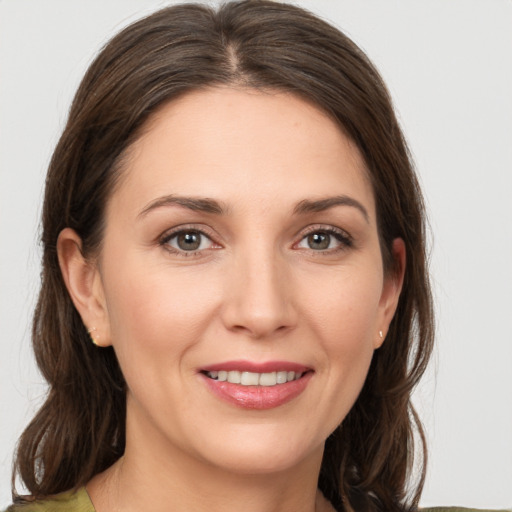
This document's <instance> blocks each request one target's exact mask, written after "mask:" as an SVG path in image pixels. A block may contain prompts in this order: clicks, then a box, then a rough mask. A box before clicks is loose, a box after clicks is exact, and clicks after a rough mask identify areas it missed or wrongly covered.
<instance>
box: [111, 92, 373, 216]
mask: <svg viewBox="0 0 512 512" xmlns="http://www.w3.org/2000/svg"><path fill="white" fill-rule="evenodd" d="M125 162H126V164H125V166H124V169H123V178H122V180H121V183H120V190H117V191H116V192H115V193H114V196H116V195H118V194H119V193H121V194H123V195H129V196H130V202H131V203H132V204H133V203H134V202H136V203H139V204H142V203H145V202H148V201H151V200H153V199H154V198H155V197H158V196H159V195H162V194H171V193H176V194H186V195H192V196H194V195H198V196H212V197H215V198H219V199H226V200H228V201H229V200H231V199H233V200H235V199H237V198H239V199H240V200H241V201H247V200H251V199H255V200H258V201H259V202H260V203H262V202H268V203H269V204H270V203H272V202H274V203H275V201H278V202H280V203H282V204H285V203H287V202H290V203H291V202H297V201H300V200H302V199H304V198H305V197H313V198H314V197H323V196H328V195H333V194H334V193H339V194H345V193H350V194H352V195H355V196H357V197H356V198H357V199H358V200H361V201H364V202H366V205H367V208H368V210H369V211H370V212H373V211H374V204H373V192H372V187H371V184H370V181H369V179H368V173H367V170H366V166H365V164H364V161H363V158H362V157H361V154H360V152H359V150H358V148H357V147H356V145H355V144H354V143H353V142H352V141H351V140H350V139H349V138H348V137H347V136H346V135H345V134H344V133H343V131H342V130H341V129H340V127H339V126H338V125H337V124H336V123H335V122H334V121H333V120H332V119H331V118H330V117H329V116H328V115H327V114H325V113H324V112H323V111H321V110H320V109H319V108H317V107H315V106H314V105H312V104H310V103H308V102H306V101H304V100H303V99H301V98H299V97H298V96H295V95H293V94H290V93H283V92H273V91H271V92H261V91H256V90H253V89H235V88H227V87H226V88H212V89H207V90H201V91H194V92H192V93H188V94H186V95H184V96H183V97H181V98H179V99H177V100H174V101H171V102H169V103H168V104H166V105H164V106H163V107H161V108H160V109H159V110H158V111H157V112H156V113H155V114H154V115H153V116H152V117H151V118H150V119H149V121H148V122H147V123H146V125H145V126H144V128H143V130H142V134H141V136H140V137H139V139H138V140H137V141H136V142H135V143H134V144H133V145H132V146H131V148H130V150H129V151H128V154H127V158H126V159H125ZM113 199H115V198H113Z"/></svg>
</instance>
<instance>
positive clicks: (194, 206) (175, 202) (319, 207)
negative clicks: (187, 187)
mask: <svg viewBox="0 0 512 512" xmlns="http://www.w3.org/2000/svg"><path fill="white" fill-rule="evenodd" d="M165 206H181V207H183V208H187V209H189V210H192V211H197V212H204V213H211V214H215V215H224V214H225V213H226V212H227V210H228V208H226V207H225V206H223V205H222V204H221V203H220V202H219V201H216V200H215V199H210V198H207V197H185V196H175V195H167V196H163V197H159V198H158V199H155V200H154V201H151V202H150V203H149V204H148V205H147V206H145V207H144V208H143V209H142V211H141V212H140V213H139V214H138V216H137V217H138V218H140V217H144V216H146V215H147V214H148V213H149V212H151V211H153V210H155V209H157V208H162V207H165ZM335 206H350V207H353V208H356V209H357V210H359V211H360V212H361V214H362V215H363V217H364V219H365V220H366V222H368V223H369V222H370V217H369V215H368V211H367V210H366V208H365V207H364V206H363V205H362V204H361V203H360V202H359V201H357V200H356V199H354V198H352V197H349V196H345V195H341V196H334V197H326V198H324V199H317V200H311V199H303V200H302V201H300V202H299V203H297V205H296V206H295V208H294V209H293V213H294V214H295V215H304V214H306V213H319V212H324V211H326V210H329V209H330V208H334V207H335Z"/></svg>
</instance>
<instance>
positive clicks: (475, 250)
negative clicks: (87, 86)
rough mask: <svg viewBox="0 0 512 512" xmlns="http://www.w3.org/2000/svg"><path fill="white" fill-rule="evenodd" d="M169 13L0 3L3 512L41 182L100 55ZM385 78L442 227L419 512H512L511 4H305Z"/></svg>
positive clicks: (21, 385)
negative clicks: (435, 508) (127, 31)
mask: <svg viewBox="0 0 512 512" xmlns="http://www.w3.org/2000/svg"><path fill="white" fill-rule="evenodd" d="M169 3H170V2H162V1H151V0H109V1H108V2H105V1H104V0H73V1H69V0H60V1H59V0H45V1H44V2H43V1H40V0H0V343H1V356H0V365H1V366H0V507H1V506H2V505H4V504H7V503H8V502H9V496H10V491H9V481H10V468H11V458H12V451H13V448H14V445H15V442H16V439H17V436H18V435H19V434H20V432H21V430H22V428H23V426H24V425H25V424H26V422H27V421H28V420H29V419H30V417H31V415H32V414H33V412H34V410H35V409H36V408H37V406H38V404H39V403H40V401H41V399H42V397H43V396H44V392H45V387H44V383H43V382H42V379H41V377H40V376H39V375H38V373H37V371H36V369H35V366H34V362H33V358H32V355H31V352H30V346H29V345H30V340H29V333H30V316H31V311H32V308H33V305H34V301H35V294H36V291H37V288H38V275H39V258H40V252H39V248H38V245H37V236H38V215H39V212H40V203H41V197H42V187H43V181H44V174H45V169H46V166H47V164H48V161H49V158H50V155H51V151H52V148H53V146H54V145H55V143H56V141H57V138H58V135H59V132H60V130H61V129H62V127H63V124H64V121H65V118H66V112H67V109H68V106H69V103H70V101H71V97H72V94H73V92H74V90H75V89H76V87H77V85H78V82H79V80H80V78H81V76H82V74H83V73H84V71H85V68H86V66H87V64H88V63H89V62H90V61H91V58H92V56H93V55H94V54H95V53H96V52H97V50H98V49H99V48H100V47H101V45H102V44H103V43H104V42H106V40H107V39H108V38H109V37H110V36H111V35H113V34H114V33H115V32H117V31H118V30H119V29H120V28H121V27H123V26H125V25H126V24H127V23H129V22H130V21H133V20H134V19H136V18H138V17H140V16H142V15H144V14H146V13H149V12H151V11H153V10H155V9H157V8H158V7H161V6H163V5H167V4H169ZM297 3H299V4H300V5H303V6H305V7H308V8H309V9H311V10H313V11H315V12H317V13H319V14H320V15H322V16H323V17H325V18H327V19H328V20H330V21H331V22H333V23H334V24H336V25H337V26H338V27H340V28H342V29H343V30H345V31H346V32H347V33H348V35H350V36H351V37H352V38H353V39H354V40H355V41H356V42H357V43H358V44H359V45H361V46H362V47H363V48H364V49H365V50H366V51H367V52H368V54H369V55H370V57H371V58H372V59H373V61H374V62H375V63H376V64H377V66H378V68H379V69H380V71H381V73H382V74H383V76H384V79H385V80H386V82H387V84H388V85H389V88H390V90H391V93H392V95H393V98H394V100H395V102H396V106H397V110H398V113H399V117H400V120H401V123H402V125H403V127H404V129H405V132H406V135H407V137H408V140H409V142H410V146H411V150H412V152H413V155H414V157H415V160H416V163H417V167H418V172H419V175H420V178H421V181H422V183H423V185H424V189H425V194H426V198H427V203H428V208H429V211H430V220H431V225H432V232H433V236H432V243H431V247H432V276H433V282H434V288H435V295H436V309H437V314H438V337H437V342H438V346H437V351H436V357H435V360H434V362H433V364H432V366H431V368H430V371H429V373H428V374H427V376H426V378H425V379H424V382H423V383H422V385H421V387H420V388H419V389H418V391H417V393H416V395H415V401H416V404H417V406H418V408H419V410H420V413H421V416H422V418H423V421H424V422H425V424H426V426H427V429H428V438H429V446H430V465H429V474H428V480H427V485H426V489H425V493H424V497H423V504H424V505H434V504H445V505H449V504H455V503H457V504H460V505H468V506H474V507H477V506H478V507H512V334H511V322H510V319H511V318H512V314H511V312H512V206H511V197H512V2H510V1H506V0H451V1H446V0H428V1H427V0H393V1H392V0H389V1H387V0H386V1H384V0H350V1H348V0H330V1H329V0H323V1H320V0H317V1H313V0H302V1H299V2H297Z"/></svg>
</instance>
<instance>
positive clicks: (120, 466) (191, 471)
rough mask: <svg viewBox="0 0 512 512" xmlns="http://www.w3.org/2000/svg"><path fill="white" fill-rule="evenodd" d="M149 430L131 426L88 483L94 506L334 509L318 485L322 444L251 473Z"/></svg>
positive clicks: (248, 511)
mask: <svg viewBox="0 0 512 512" xmlns="http://www.w3.org/2000/svg"><path fill="white" fill-rule="evenodd" d="M132 427H133V426H132ZM146 428H147V425H146ZM151 434H152V435H148V432H147V431H145V432H144V435H142V433H141V432H140V430H139V429H138V428H127V442H126V451H125V455H124V456H123V457H122V458H121V459H119V460H118V461H117V462H116V463H115V464H114V465H113V466H111V467H110V468H109V469H107V470H106V471H105V472H103V473H101V474H99V475H97V476H95V477H94V478H93V479H92V480H91V481H90V482H89V484H88V485H87V490H88V492H89V495H90V496H91V499H92V501H93V504H94V507H95V509H96V512H107V511H108V512H132V511H133V512H135V511H137V512H139V511H140V510H151V511H152V512H164V511H168V510H173V511H177V512H181V511H190V510H193V511H194V512H206V511H208V512H239V511H240V510H243V511H244V512H292V511H293V512H320V511H322V512H325V511H332V510H333V509H332V507H331V506H330V504H329V503H328V502H327V500H325V498H323V496H322V495H321V493H320V492H319V491H318V490H317V480H318V474H319V471H320V464H321V460H322V454H323V447H319V449H318V450H316V451H315V452H313V453H311V454H309V455H308V456H307V457H306V458H305V459H304V460H301V461H299V462H298V463H297V464H295V465H294V466H293V467H292V468H285V469H281V470H279V471H271V472H260V473H249V472H240V471H232V470H230V469H229V468H223V467H218V466H215V465H213V464H211V463H208V462H207V461H204V460H201V459H200V458H199V457H195V456H194V455H193V454H192V455H191V454H189V453H186V452H184V451H182V450H181V449H180V448H179V447H176V446H175V445H173V444H170V443H168V442H166V440H165V439H161V434H159V433H158V432H152V433H151ZM159 438H160V439H159Z"/></svg>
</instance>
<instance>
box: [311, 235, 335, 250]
mask: <svg viewBox="0 0 512 512" xmlns="http://www.w3.org/2000/svg"><path fill="white" fill-rule="evenodd" d="M329 242H330V236H329V235H328V234H327V233H313V234H312V235H309V236H308V245H309V247H310V248H311V249H327V248H328V247H329Z"/></svg>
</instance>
